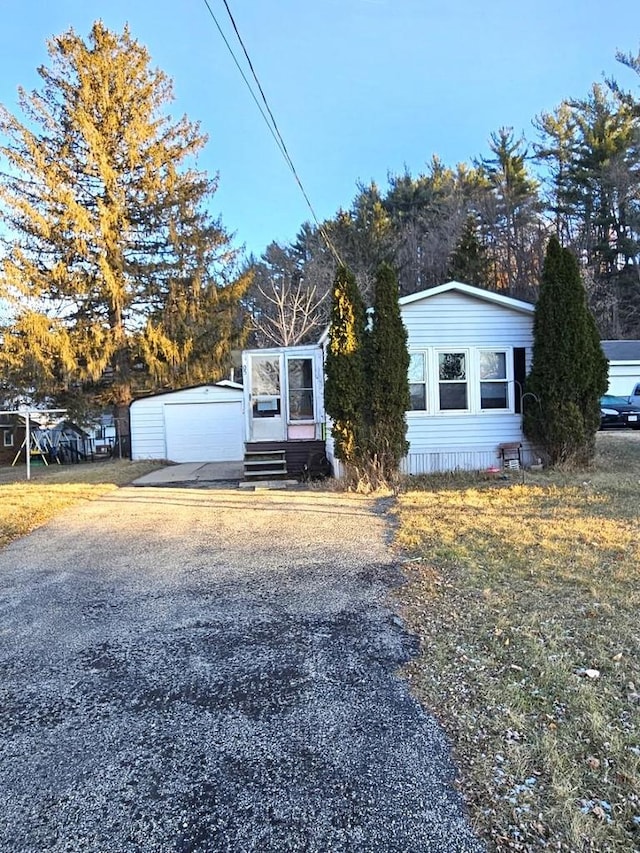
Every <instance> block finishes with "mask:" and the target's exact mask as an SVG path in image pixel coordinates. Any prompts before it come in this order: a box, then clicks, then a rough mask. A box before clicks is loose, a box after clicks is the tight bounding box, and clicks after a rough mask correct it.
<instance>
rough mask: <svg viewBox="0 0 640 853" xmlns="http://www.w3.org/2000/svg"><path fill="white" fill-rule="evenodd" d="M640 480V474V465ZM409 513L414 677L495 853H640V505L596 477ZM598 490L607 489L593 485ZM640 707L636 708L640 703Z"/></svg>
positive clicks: (404, 593)
mask: <svg viewBox="0 0 640 853" xmlns="http://www.w3.org/2000/svg"><path fill="white" fill-rule="evenodd" d="M636 464H637V465H638V468H639V470H640V464H639V463H636ZM563 479H564V482H563V483H559V482H554V481H553V478H549V480H548V481H545V480H544V479H543V478H538V479H537V480H536V483H535V484H533V485H526V484H525V485H524V486H523V485H521V484H518V485H512V486H507V487H504V486H501V485H497V484H486V485H484V484H475V485H465V486H464V487H462V488H451V486H446V487H444V488H442V487H439V488H434V489H432V490H430V491H426V492H411V493H408V494H406V495H403V496H401V498H400V501H399V522H400V524H399V530H398V542H399V544H401V545H402V546H403V547H404V548H405V549H407V551H408V552H409V554H411V555H417V556H420V557H421V558H422V560H421V561H420V562H408V563H407V564H406V566H405V573H406V576H407V578H408V584H407V585H406V586H405V587H403V588H402V589H401V590H400V592H399V595H400V598H401V602H402V606H403V611H404V615H405V617H406V618H407V620H408V622H409V624H410V627H411V628H412V629H413V630H414V631H416V633H418V634H419V636H420V638H421V648H422V650H421V654H420V657H419V658H418V659H417V660H416V661H414V662H412V663H411V664H410V665H409V667H408V670H407V674H408V675H409V676H410V679H411V683H412V686H413V688H414V689H415V690H416V692H417V694H418V695H419V697H420V698H421V700H422V701H423V702H424V704H425V705H426V706H427V707H429V708H430V709H432V710H433V711H434V712H435V713H436V714H437V715H438V716H439V717H440V718H441V720H442V722H443V725H445V727H446V729H447V731H448V732H449V734H450V736H451V737H452V740H453V742H454V745H455V750H456V755H457V759H458V763H459V767H460V771H461V780H460V785H461V788H462V790H463V791H464V793H465V796H466V798H467V801H468V803H469V807H470V811H471V816H472V819H473V821H474V823H475V825H476V826H477V828H478V830H479V831H480V832H481V833H482V834H483V835H484V836H485V838H487V840H488V842H489V844H490V846H491V849H494V850H498V851H524V853H533V851H538V850H540V849H549V850H564V851H572V853H575V851H599V853H618V851H620V853H622V851H625V853H629V851H634V850H640V826H639V825H638V824H639V823H640V820H638V816H639V815H640V803H639V801H638V793H637V792H638V791H640V715H639V714H638V701H637V696H638V694H637V691H636V685H640V631H639V630H638V616H637V614H638V612H639V610H640V584H639V583H638V581H639V580H640V578H639V567H638V560H637V549H636V546H635V542H636V540H637V531H638V518H637V507H638V505H639V503H640V502H639V500H638V499H639V498H640V484H639V482H638V481H639V478H638V471H636V472H635V482H636V484H637V485H636V493H635V497H634V501H633V504H632V505H631V507H630V505H629V502H628V501H629V488H630V486H629V481H628V480H627V481H625V484H624V488H623V489H618V488H617V484H616V481H615V480H614V478H612V477H610V478H607V474H606V472H602V471H595V472H593V474H592V475H591V484H590V485H589V487H588V488H585V487H584V486H583V484H582V480H581V479H580V477H576V478H575V479H574V480H573V481H572V480H571V478H570V477H568V476H567V475H563ZM596 480H597V483H598V485H597V486H594V485H593V483H594V482H595V481H596ZM634 697H636V698H634Z"/></svg>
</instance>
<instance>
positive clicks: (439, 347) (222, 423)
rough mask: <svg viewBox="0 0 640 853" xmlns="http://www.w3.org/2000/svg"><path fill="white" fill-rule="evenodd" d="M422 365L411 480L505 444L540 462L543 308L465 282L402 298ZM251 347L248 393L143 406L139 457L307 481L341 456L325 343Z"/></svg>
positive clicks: (220, 391)
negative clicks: (527, 404)
mask: <svg viewBox="0 0 640 853" xmlns="http://www.w3.org/2000/svg"><path fill="white" fill-rule="evenodd" d="M400 307H401V311H402V318H403V321H404V324H405V326H406V329H407V333H408V339H409V351H410V355H411V366H410V372H409V381H410V388H411V410H410V411H409V412H407V426H408V429H407V438H408V441H409V452H408V454H407V458H406V460H405V463H404V469H405V471H406V472H407V473H409V474H422V473H429V472H434V471H451V470H455V469H471V470H473V469H484V468H488V467H492V466H494V465H496V464H499V462H500V459H501V456H502V453H501V447H502V446H504V445H515V446H516V447H517V448H518V449H519V451H520V455H521V459H522V461H523V462H525V463H527V462H530V461H533V459H532V453H531V449H530V448H529V446H528V444H527V442H526V441H525V439H524V436H523V433H522V414H521V396H522V386H523V383H524V379H525V375H526V372H527V369H528V367H529V365H530V362H531V354H532V346H533V314H534V306H533V305H530V304H529V303H527V302H521V301H519V300H517V299H511V298H509V297H506V296H502V295H500V294H497V293H492V292H490V291H486V290H480V289H479V288H476V287H471V286H470V285H467V284H461V283H459V282H455V281H452V282H448V283H447V284H442V285H440V286H439V287H434V288H431V289H430V290H425V291H422V292H420V293H413V294H411V295H410V296H405V297H403V298H402V299H401V300H400ZM326 344H327V334H326V333H325V335H323V337H322V338H321V340H320V342H319V343H318V344H316V345H312V346H299V347H281V348H273V349H261V350H246V351H245V352H244V353H243V356H242V371H243V385H242V386H241V385H237V384H235V383H232V382H219V383H217V384H214V385H203V386H198V387H196V388H186V389H183V390H180V391H172V392H168V393H162V394H155V395H153V396H150V397H144V398H141V399H138V400H135V401H134V402H133V403H132V404H131V409H130V411H131V446H132V458H134V459H149V458H151V459H169V460H171V461H174V462H198V461H239V460H242V459H245V470H246V471H247V473H251V471H253V472H254V473H260V472H261V471H262V470H263V469H268V468H272V467H273V465H271V464H269V460H271V461H272V462H274V463H276V461H277V464H276V468H274V470H279V471H280V473H283V472H284V471H285V470H286V472H287V473H289V474H293V475H298V474H300V473H301V472H302V471H304V470H305V469H306V470H308V469H311V470H313V469H314V467H315V466H316V465H321V463H322V460H323V457H324V455H325V453H326V455H327V457H328V459H329V460H330V461H331V463H332V464H333V465H334V469H335V470H336V471H339V465H337V463H336V460H335V459H334V454H333V440H332V436H331V429H330V423H327V419H326V416H325V411H324V394H323V391H324V369H323V358H324V347H326Z"/></svg>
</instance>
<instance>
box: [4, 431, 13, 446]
mask: <svg viewBox="0 0 640 853" xmlns="http://www.w3.org/2000/svg"><path fill="white" fill-rule="evenodd" d="M2 432H3V433H4V437H3V439H2V446H3V447H13V431H12V430H10V429H3V430H2Z"/></svg>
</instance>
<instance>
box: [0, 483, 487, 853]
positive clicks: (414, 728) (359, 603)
mask: <svg viewBox="0 0 640 853" xmlns="http://www.w3.org/2000/svg"><path fill="white" fill-rule="evenodd" d="M383 510H384V506H379V505H376V504H375V503H373V502H372V501H370V500H367V499H364V498H358V497H348V496H345V495H338V494H335V493H330V492H324V493H322V492H313V491H304V492H303V491H293V492H267V493H264V494H260V495H255V494H252V493H249V494H247V493H244V492H239V491H238V490H233V491H231V490H228V491H227V490H223V489H213V490H198V489H193V488H191V489H178V488H174V489H155V488H146V489H133V488H126V489H120V490H118V491H117V492H112V493H109V495H107V496H105V497H104V498H102V499H101V500H98V501H94V502H90V503H87V504H84V505H82V506H80V507H74V508H73V509H72V510H70V511H69V512H68V513H67V514H66V515H64V516H60V517H59V518H58V519H57V520H56V521H54V522H53V523H51V524H49V525H47V526H46V527H43V528H40V529H39V530H37V531H35V532H34V533H33V534H31V535H30V536H27V537H24V538H23V539H20V540H18V541H15V542H13V543H12V544H11V545H9V546H8V547H6V548H5V549H3V550H2V551H0V850H1V851H7V853H9V851H11V853H43V851H48V853H62V851H65V853H79V851H85V853H86V851H89V853H134V851H136V853H176V851H179V852H180V853H191V852H193V853H195V851H201V853H205V851H206V853H294V851H295V853H328V851H334V853H468V851H472V853H480V851H481V850H482V849H483V848H482V846H481V845H480V844H479V843H478V841H477V840H476V839H475V837H474V835H473V833H472V831H471V829H470V827H469V825H468V824H467V823H466V820H465V817H464V814H463V809H462V804H461V802H460V799H459V797H458V795H457V793H456V791H455V789H454V785H453V780H454V776H455V768H454V766H453V764H452V763H451V759H450V754H449V746H448V744H447V741H446V739H445V737H444V735H443V733H442V731H441V729H440V728H439V726H438V725H437V723H436V721H435V720H434V719H433V718H432V717H430V716H429V715H427V714H426V713H425V712H424V710H423V709H422V707H421V706H420V705H419V704H418V703H417V702H416V701H415V700H414V699H413V698H412V696H411V694H410V693H409V691H408V687H407V684H406V683H405V682H404V681H403V680H402V679H401V678H400V677H399V676H398V672H397V670H398V667H399V666H400V665H401V664H402V663H403V662H405V661H407V660H408V659H409V658H410V656H411V655H412V654H413V653H414V652H415V642H414V639H413V638H412V637H411V636H409V635H408V634H407V633H406V632H405V630H404V628H403V626H402V623H401V622H400V621H399V620H398V618H397V617H396V616H395V615H394V614H393V611H392V610H390V609H389V606H388V596H389V588H390V586H391V585H393V584H395V583H397V582H398V580H399V577H400V576H399V571H398V569H397V567H396V566H395V565H394V562H393V555H392V554H391V552H390V551H389V548H388V546H387V544H386V542H387V535H388V532H389V530H388V523H387V520H386V518H385V516H384V512H383Z"/></svg>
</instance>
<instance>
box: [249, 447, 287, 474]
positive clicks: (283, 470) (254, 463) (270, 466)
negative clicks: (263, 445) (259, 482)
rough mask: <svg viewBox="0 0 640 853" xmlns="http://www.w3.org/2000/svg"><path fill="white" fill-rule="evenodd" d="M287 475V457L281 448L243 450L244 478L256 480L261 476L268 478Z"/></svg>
mask: <svg viewBox="0 0 640 853" xmlns="http://www.w3.org/2000/svg"><path fill="white" fill-rule="evenodd" d="M286 476H287V457H286V452H285V450H284V449H282V450H245V454H244V477H245V480H256V479H259V478H262V477H267V478H269V479H273V478H274V477H275V478H280V477H286Z"/></svg>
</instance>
